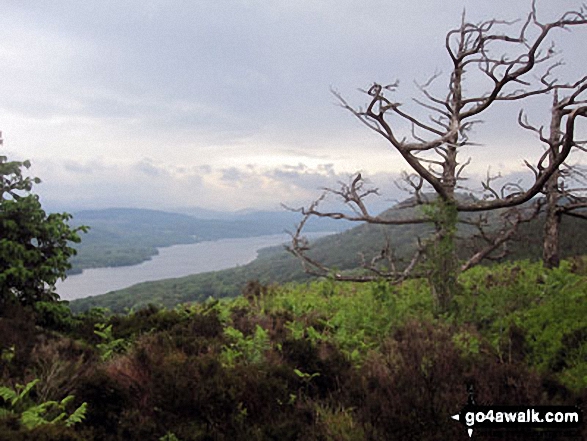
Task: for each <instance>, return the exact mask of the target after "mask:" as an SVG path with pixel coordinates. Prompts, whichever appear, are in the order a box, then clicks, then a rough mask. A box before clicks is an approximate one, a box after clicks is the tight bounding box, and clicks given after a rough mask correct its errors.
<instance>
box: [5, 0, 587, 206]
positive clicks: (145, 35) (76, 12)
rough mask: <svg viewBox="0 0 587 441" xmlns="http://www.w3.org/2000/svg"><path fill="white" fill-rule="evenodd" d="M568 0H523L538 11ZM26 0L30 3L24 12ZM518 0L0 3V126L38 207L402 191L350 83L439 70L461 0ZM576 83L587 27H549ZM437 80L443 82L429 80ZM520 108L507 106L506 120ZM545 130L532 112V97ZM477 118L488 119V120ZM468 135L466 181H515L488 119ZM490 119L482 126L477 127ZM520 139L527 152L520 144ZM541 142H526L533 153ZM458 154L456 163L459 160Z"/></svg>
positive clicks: (496, 124)
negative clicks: (355, 189)
mask: <svg viewBox="0 0 587 441" xmlns="http://www.w3.org/2000/svg"><path fill="white" fill-rule="evenodd" d="M580 4H581V2H580V1H570V0H568V1H567V0H556V1H553V0H548V1H547V0H538V11H539V17H541V18H543V19H544V20H548V19H552V18H554V17H556V16H558V15H560V14H561V13H562V12H563V11H564V10H565V9H572V8H577V7H579V6H580ZM33 5H34V6H33ZM529 6H530V1H522V0H516V1H512V0H493V1H491V2H488V1H487V0H443V1H430V0H412V1H399V0H363V1H360V2H359V1H356V0H352V1H351V0H312V1H309V0H296V1H279V0H264V1H262V0H192V1H171V0H161V1H156V0H140V1H139V0H127V1H120V0H112V1H108V0H100V1H97V0H84V1H80V0H55V1H44V2H23V1H22V0H14V1H12V0H3V1H2V5H1V7H0V78H2V81H1V82H0V130H2V132H3V135H4V139H5V145H4V147H2V150H0V151H1V152H2V154H6V155H8V156H9V158H10V159H30V160H31V161H32V163H33V167H32V169H31V171H32V173H33V174H34V175H35V176H38V177H40V178H41V179H42V180H43V183H42V184H40V185H39V186H37V187H36V191H37V192H38V193H39V194H41V196H42V198H43V200H44V201H45V202H46V203H47V204H49V205H50V206H52V207H59V208H61V207H63V208H67V209H70V208H82V207H110V206H134V207H145V208H160V209H169V208H172V207H178V206H200V207H207V208H212V209H221V210H237V209H242V208H253V207H254V208H264V209H278V208H279V203H280V202H285V203H287V204H290V205H297V204H301V203H306V202H309V201H310V200H311V199H312V198H313V197H315V196H317V195H318V194H319V192H320V190H319V188H320V187H323V186H328V185H334V184H335V183H336V181H337V180H340V179H344V180H346V179H347V177H348V176H349V175H350V174H351V173H354V172H356V171H359V170H360V171H362V172H363V175H364V176H367V177H369V178H370V179H371V180H372V181H373V182H374V184H375V185H377V186H379V187H382V188H384V189H386V190H387V189H389V190H390V191H389V192H388V193H386V195H385V198H384V200H385V199H387V200H391V199H394V198H397V197H399V194H398V192H397V191H396V190H394V187H393V186H392V185H391V182H392V179H393V178H394V177H397V174H398V173H399V172H400V171H401V170H402V169H405V164H404V163H403V162H402V160H401V158H400V157H399V155H398V154H397V153H395V152H394V151H393V150H392V149H391V148H390V147H389V146H388V145H387V144H386V143H385V141H384V140H383V139H380V137H378V135H376V134H375V133H373V132H370V131H369V129H367V128H366V127H365V126H363V125H361V123H360V122H359V121H357V120H356V119H355V118H354V117H353V116H352V115H350V114H349V112H347V111H345V110H344V109H342V108H340V107H339V106H338V105H337V103H336V100H335V98H334V97H333V95H332V94H331V91H330V90H331V89H332V88H333V89H335V90H337V91H339V92H340V93H341V94H342V95H344V96H345V97H346V98H347V99H348V100H349V101H350V102H351V103H352V104H353V105H356V106H360V105H363V104H365V97H364V95H362V94H361V93H360V92H359V91H358V89H359V88H368V87H369V86H370V84H372V83H373V82H374V81H375V82H380V83H389V82H392V81H394V80H396V79H399V80H400V84H401V90H400V96H401V97H405V98H406V106H408V105H410V106H411V105H412V104H410V102H409V100H408V99H407V98H409V97H410V96H413V95H415V94H416V90H415V87H414V83H413V82H414V80H416V81H419V82H424V81H426V80H427V78H428V77H429V76H430V75H431V74H433V73H435V72H436V71H442V72H445V73H446V72H448V69H447V66H448V64H447V61H448V57H447V55H446V52H445V50H444V36H445V34H446V32H447V31H448V30H449V29H451V28H453V27H455V26H457V25H458V24H459V22H460V16H461V13H462V11H463V8H466V10H467V17H468V18H470V19H471V20H472V21H475V22H476V21H479V20H482V19H488V18H492V17H497V18H504V19H512V18H519V17H522V16H523V15H524V14H525V13H527V11H528V8H529ZM556 37H557V41H558V42H559V49H562V50H563V51H564V54H563V56H564V59H565V61H566V64H567V65H566V66H564V67H563V68H562V70H561V75H562V76H563V77H564V78H566V77H565V76H567V77H568V78H570V79H576V78H578V77H580V76H582V75H584V74H585V73H587V72H585V71H586V65H585V60H587V45H585V44H584V42H585V41H587V39H586V37H587V33H586V32H585V30H576V31H574V32H572V33H564V32H563V33H560V32H559V33H558V34H556ZM438 81H439V83H440V84H446V77H442V78H440V79H439V80H438ZM517 110H518V109H517V108H516V109H513V110H512V112H513V113H512V114H513V115H514V116H515V114H516V112H517ZM529 113H530V116H531V117H532V118H533V119H534V120H535V121H536V122H541V123H547V122H548V121H547V116H548V108H547V106H542V107H541V106H538V105H535V107H532V106H530V108H529ZM491 118H495V119H494V120H491ZM489 119H490V121H488V122H487V124H486V125H485V126H484V127H483V128H481V127H480V128H479V129H478V132H477V133H476V136H477V137H478V140H479V142H480V143H483V144H484V146H482V147H478V148H476V150H475V151H474V152H473V155H474V157H473V164H472V166H471V168H470V173H471V177H472V180H475V179H477V178H476V177H478V176H480V175H481V174H483V173H485V171H486V169H487V167H488V166H491V169H492V171H499V170H501V171H502V172H503V173H519V172H520V171H521V170H522V169H523V166H522V158H524V157H528V156H529V155H531V153H532V152H533V151H534V152H536V151H539V146H538V145H537V143H536V141H535V140H534V139H533V138H532V137H531V136H530V137H528V136H527V135H526V136H525V135H524V133H523V132H522V131H521V130H518V129H517V128H516V124H515V119H512V118H509V119H508V118H505V117H504V112H502V111H499V112H493V114H490V115H489ZM492 121H493V125H492V124H490V123H491V122H492ZM532 149H534V150H532ZM536 149H538V150H536ZM465 159H466V158H465Z"/></svg>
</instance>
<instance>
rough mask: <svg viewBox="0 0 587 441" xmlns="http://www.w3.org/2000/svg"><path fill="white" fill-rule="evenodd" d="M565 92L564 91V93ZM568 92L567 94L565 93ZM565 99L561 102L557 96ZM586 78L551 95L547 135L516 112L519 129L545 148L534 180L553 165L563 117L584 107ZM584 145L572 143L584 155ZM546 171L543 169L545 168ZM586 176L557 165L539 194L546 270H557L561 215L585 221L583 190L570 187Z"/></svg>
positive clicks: (559, 145) (586, 199)
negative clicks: (536, 138) (534, 138)
mask: <svg viewBox="0 0 587 441" xmlns="http://www.w3.org/2000/svg"><path fill="white" fill-rule="evenodd" d="M565 89H566V90H565ZM568 89H570V92H568V91H567V90H568ZM565 92H567V95H566V96H564V97H562V98H561V94H562V93H565ZM585 95H587V77H584V78H583V79H581V80H580V81H578V82H577V83H576V84H574V85H572V86H569V87H560V88H557V89H556V90H555V91H554V99H553V104H552V108H551V114H550V125H549V128H548V133H547V134H545V133H544V127H543V126H541V127H537V126H534V125H532V124H530V123H529V121H528V118H527V117H526V116H525V115H524V114H523V113H522V112H520V115H519V123H520V125H521V126H522V127H523V128H525V129H527V130H530V131H532V132H534V133H536V134H537V135H538V138H539V139H540V141H541V142H542V143H544V145H545V146H546V149H545V152H544V154H543V156H542V158H541V159H540V161H539V163H538V168H536V167H533V166H530V164H528V166H529V167H530V169H531V170H532V172H533V173H534V175H535V176H538V175H539V174H540V173H541V170H542V169H544V168H545V163H546V164H551V163H553V162H554V161H556V159H557V157H558V155H559V154H560V150H561V148H562V145H563V141H564V139H565V134H564V132H563V130H564V129H563V127H562V122H563V119H564V117H565V115H568V114H569V113H571V112H573V111H574V109H576V108H581V107H582V106H585V105H586V104H587V99H586V98H587V97H586V96H585ZM584 145H585V142H578V141H576V142H575V146H574V148H575V149H576V150H579V151H583V152H585V151H587V150H586V149H585V147H584ZM546 167H547V166H546ZM586 178H587V176H586V175H585V173H584V172H583V171H582V170H581V169H580V167H579V166H577V165H569V164H567V163H563V164H561V166H560V168H559V169H557V170H555V171H554V173H552V175H551V176H550V178H549V179H548V180H547V181H546V184H545V185H544V189H543V190H542V193H543V194H544V197H545V214H544V230H543V240H542V243H543V247H542V260H543V262H544V265H545V266H546V267H547V268H555V267H558V265H559V263H560V225H561V219H562V217H563V216H564V215H568V216H575V217H579V218H582V219H585V220H587V214H586V213H585V211H584V209H585V208H587V197H586V196H585V193H586V192H587V187H573V184H574V183H580V184H582V185H586V184H587V179H586Z"/></svg>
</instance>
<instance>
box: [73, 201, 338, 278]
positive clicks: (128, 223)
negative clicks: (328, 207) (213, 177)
mask: <svg viewBox="0 0 587 441" xmlns="http://www.w3.org/2000/svg"><path fill="white" fill-rule="evenodd" d="M219 213H220V212H211V211H208V212H207V214H208V215H212V214H219ZM223 216H224V217H223V218H222V219H210V218H205V219H202V218H196V217H194V216H191V215H188V214H180V213H169V212H165V211H158V210H146V209H136V208H110V209H101V210H85V211H80V212H77V213H74V215H73V221H72V224H73V225H75V226H79V225H87V226H89V227H90V230H89V232H88V233H87V234H82V242H81V243H80V244H78V245H76V246H75V247H76V249H77V251H78V254H77V255H76V256H75V257H74V258H73V259H72V261H71V262H72V269H71V271H70V274H75V273H79V272H81V270H83V269H85V268H100V267H108V266H125V265H134V264H138V263H141V262H143V261H145V260H148V259H150V258H151V257H152V256H154V255H156V254H157V248H158V247H167V246H171V245H177V244H188V243H195V242H201V241H207V240H218V239H228V238H242V237H253V236H263V235H270V234H280V233H283V232H284V231H286V230H292V229H294V228H295V225H296V223H297V222H299V220H300V215H299V214H298V213H294V212H289V211H285V210H284V211H283V212H271V211H257V212H246V213H230V214H228V213H225V214H224V215H223ZM345 227H346V228H348V225H345V224H344V223H341V222H336V221H333V220H329V219H324V220H321V222H312V223H310V224H308V231H311V232H316V231H341V230H343V229H344V228H345Z"/></svg>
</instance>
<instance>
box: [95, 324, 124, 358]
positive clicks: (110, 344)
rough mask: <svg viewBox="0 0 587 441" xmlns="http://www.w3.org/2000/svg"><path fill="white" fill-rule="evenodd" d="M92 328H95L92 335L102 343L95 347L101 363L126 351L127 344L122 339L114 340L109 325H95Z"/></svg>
mask: <svg viewBox="0 0 587 441" xmlns="http://www.w3.org/2000/svg"><path fill="white" fill-rule="evenodd" d="M94 326H95V328H96V329H95V330H94V334H96V335H97V336H98V337H100V338H101V339H102V341H101V342H100V343H98V344H97V345H96V348H97V349H98V351H99V352H100V357H101V358H102V361H106V360H109V359H110V358H112V357H113V356H114V355H116V354H120V353H122V352H124V351H126V349H127V348H128V346H129V343H128V342H127V341H126V340H125V339H124V338H114V336H113V334H112V325H111V324H110V325H106V324H105V323H96V324H95V325H94Z"/></svg>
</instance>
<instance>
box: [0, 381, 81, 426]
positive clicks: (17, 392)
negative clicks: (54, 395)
mask: <svg viewBox="0 0 587 441" xmlns="http://www.w3.org/2000/svg"><path fill="white" fill-rule="evenodd" d="M38 382H39V380H38V379H35V380H32V381H30V382H29V383H27V384H26V385H20V384H17V385H16V388H15V389H11V388H9V387H6V386H2V387H0V398H2V399H3V400H4V402H5V403H6V405H7V406H6V407H2V408H0V419H2V418H7V417H9V416H12V415H15V416H18V415H20V416H19V421H20V423H21V424H22V425H23V426H24V427H25V428H26V429H28V430H32V429H34V428H36V427H39V426H41V425H44V424H63V425H64V426H66V427H71V426H73V425H75V424H77V423H80V422H82V421H83V419H84V417H85V414H86V410H87V403H83V404H82V405H81V406H79V407H78V408H77V409H76V410H75V411H73V412H72V413H71V414H68V412H67V410H66V408H67V405H68V404H70V403H71V402H72V401H73V399H74V397H73V396H72V395H69V396H67V397H65V398H64V399H62V400H61V401H52V400H51V401H45V402H43V403H39V404H35V403H34V402H32V400H30V398H29V394H30V392H31V391H32V389H33V388H34V387H35V386H36V385H37V383H38Z"/></svg>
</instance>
